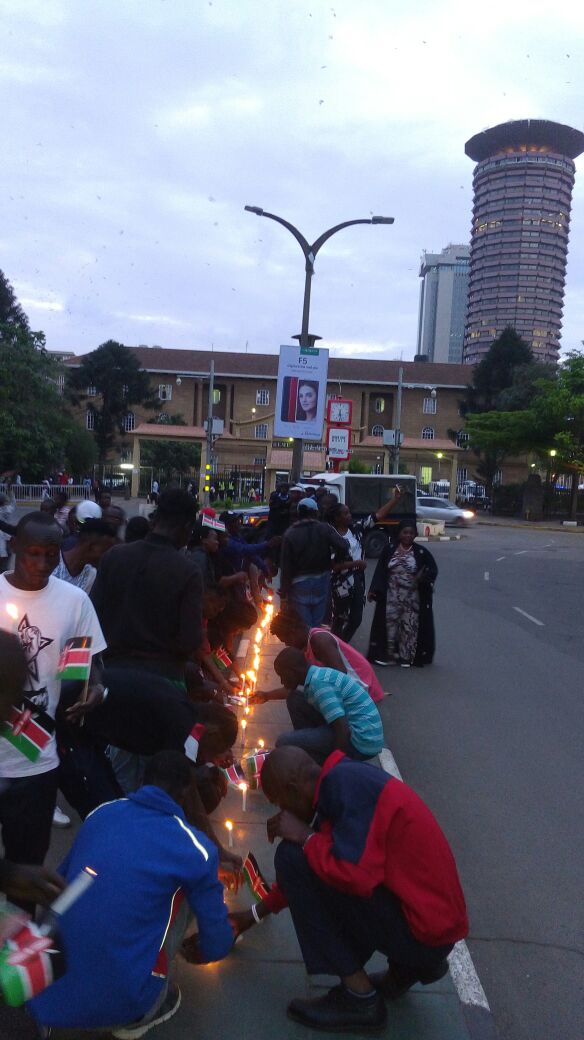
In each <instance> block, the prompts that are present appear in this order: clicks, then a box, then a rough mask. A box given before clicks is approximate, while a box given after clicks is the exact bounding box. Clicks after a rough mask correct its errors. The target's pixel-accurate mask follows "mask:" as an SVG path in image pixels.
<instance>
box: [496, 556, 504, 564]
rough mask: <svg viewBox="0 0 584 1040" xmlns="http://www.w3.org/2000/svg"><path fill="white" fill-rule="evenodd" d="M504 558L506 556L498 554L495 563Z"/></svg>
mask: <svg viewBox="0 0 584 1040" xmlns="http://www.w3.org/2000/svg"><path fill="white" fill-rule="evenodd" d="M504 559H505V557H504V556H497V559H496V560H495V563H500V562H501V560H504Z"/></svg>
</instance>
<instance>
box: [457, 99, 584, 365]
mask: <svg viewBox="0 0 584 1040" xmlns="http://www.w3.org/2000/svg"><path fill="white" fill-rule="evenodd" d="M582 151H584V134H582V133H581V132H580V131H579V130H573V129H572V128H571V127H569V126H562V125H561V124H560V123H551V122H548V121H547V120H545V119H520V120H516V121H513V122H509V123H502V124H501V125H500V126H494V127H492V128H491V129H490V130H484V131H483V132H482V133H480V134H476V135H475V136H474V137H471V139H470V141H467V143H466V145H465V152H466V154H467V155H468V156H469V158H471V159H474V160H475V162H476V163H477V166H476V168H475V171H474V178H473V190H474V203H473V214H472V236H471V254H470V281H469V298H468V312H467V321H466V328H465V337H464V355H463V359H464V361H465V362H468V363H469V364H475V363H476V362H478V361H480V360H481V358H483V357H484V355H485V354H486V352H487V350H488V349H489V346H490V345H491V343H492V342H493V340H494V339H495V338H496V337H497V336H498V335H499V334H500V333H501V332H502V331H503V329H504V328H505V327H506V326H507V325H512V326H513V327H514V328H515V329H516V330H517V332H518V333H519V335H520V336H522V337H523V339H524V340H525V341H526V342H527V343H528V344H529V345H530V346H531V348H532V350H533V352H534V354H535V355H536V357H538V358H539V359H540V360H542V361H556V360H557V358H558V351H559V346H560V333H561V328H562V311H563V303H564V284H565V279H566V260H567V255H568V235H569V229H570V207H571V203H572V189H573V187H574V175H575V172H576V168H575V166H574V159H575V158H576V156H578V155H580V153H581V152H582Z"/></svg>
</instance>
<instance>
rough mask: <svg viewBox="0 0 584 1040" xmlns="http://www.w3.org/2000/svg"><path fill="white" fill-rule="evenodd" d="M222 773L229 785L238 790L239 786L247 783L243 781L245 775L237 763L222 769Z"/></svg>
mask: <svg viewBox="0 0 584 1040" xmlns="http://www.w3.org/2000/svg"><path fill="white" fill-rule="evenodd" d="M223 772H224V773H225V776H226V777H227V781H228V783H229V784H230V785H231V787H237V788H239V785H240V784H244V783H247V781H246V779H245V774H244V772H243V769H242V768H241V765H240V764H239V762H234V763H233V765H232V766H229V767H228V768H227V769H224V770H223Z"/></svg>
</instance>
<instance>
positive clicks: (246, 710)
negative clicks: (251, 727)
mask: <svg viewBox="0 0 584 1040" xmlns="http://www.w3.org/2000/svg"><path fill="white" fill-rule="evenodd" d="M243 711H244V713H245V714H246V715H249V713H250V711H251V708H250V706H249V704H246V706H245V708H244V709H243ZM244 722H245V719H244V720H243V722H242V723H241V725H242V726H243V723H244ZM245 724H246V726H247V722H245Z"/></svg>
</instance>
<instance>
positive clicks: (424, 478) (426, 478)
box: [420, 466, 432, 487]
mask: <svg viewBox="0 0 584 1040" xmlns="http://www.w3.org/2000/svg"><path fill="white" fill-rule="evenodd" d="M431 480H432V467H431V466H420V484H421V486H422V487H428V484H429V483H430V481H431Z"/></svg>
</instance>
